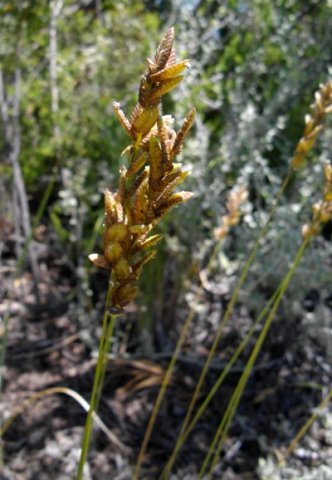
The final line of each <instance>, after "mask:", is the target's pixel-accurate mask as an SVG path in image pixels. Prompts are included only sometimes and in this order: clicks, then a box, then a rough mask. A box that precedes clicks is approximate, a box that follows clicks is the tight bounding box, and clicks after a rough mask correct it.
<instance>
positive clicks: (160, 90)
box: [150, 75, 183, 102]
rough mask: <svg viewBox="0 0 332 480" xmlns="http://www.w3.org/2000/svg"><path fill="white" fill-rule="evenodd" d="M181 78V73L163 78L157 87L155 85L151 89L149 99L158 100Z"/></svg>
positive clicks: (177, 83)
mask: <svg viewBox="0 0 332 480" xmlns="http://www.w3.org/2000/svg"><path fill="white" fill-rule="evenodd" d="M182 79H183V75H180V76H178V77H174V78H169V79H168V80H165V81H164V82H163V83H162V84H160V85H159V86H158V87H155V88H154V89H153V90H152V92H151V95H150V100H151V101H152V102H153V101H154V100H159V98H160V97H162V96H163V95H165V93H168V92H170V91H171V90H173V88H175V87H176V86H177V85H179V83H180V82H181V81H182Z"/></svg>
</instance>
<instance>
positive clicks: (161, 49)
mask: <svg viewBox="0 0 332 480" xmlns="http://www.w3.org/2000/svg"><path fill="white" fill-rule="evenodd" d="M174 35H175V32H174V27H171V28H169V29H168V30H167V32H166V34H165V36H164V38H163V39H162V40H161V42H160V44H159V46H158V48H157V51H156V55H155V57H154V62H155V64H156V65H157V68H158V70H161V69H163V68H164V67H165V65H166V64H167V62H168V60H169V57H170V54H171V51H172V47H173V42H174Z"/></svg>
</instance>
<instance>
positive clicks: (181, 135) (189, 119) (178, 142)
mask: <svg viewBox="0 0 332 480" xmlns="http://www.w3.org/2000/svg"><path fill="white" fill-rule="evenodd" d="M195 115H196V109H195V108H192V109H191V110H190V112H189V113H188V115H187V116H186V118H185V119H184V122H183V124H182V127H181V128H180V130H179V132H178V133H177V135H176V138H175V141H174V144H173V148H172V155H177V154H178V153H180V149H181V146H182V144H183V141H184V139H185V138H186V136H187V134H188V132H189V130H190V129H191V127H192V125H193V123H194V120H195Z"/></svg>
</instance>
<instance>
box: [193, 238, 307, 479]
mask: <svg viewBox="0 0 332 480" xmlns="http://www.w3.org/2000/svg"><path fill="white" fill-rule="evenodd" d="M308 244H309V240H304V241H303V242H302V244H301V246H300V248H299V250H298V253H297V255H296V257H295V260H294V262H293V264H292V266H291V268H290V269H289V271H288V272H287V274H286V275H285V277H284V279H283V281H282V282H281V285H280V289H279V291H278V295H277V298H276V299H275V302H274V304H273V306H272V308H271V311H270V313H269V315H268V317H267V319H266V321H265V323H264V325H263V328H262V330H261V332H260V334H259V337H258V339H257V342H256V343H255V346H254V348H253V351H252V353H251V355H250V357H249V360H248V362H247V364H246V367H245V369H244V372H243V374H242V375H241V378H240V380H239V383H238V386H237V388H236V390H235V392H234V393H233V396H232V399H231V401H230V404H229V407H228V409H227V410H226V413H225V415H224V417H223V418H222V421H221V423H220V425H219V427H218V430H217V432H216V434H215V437H214V439H213V441H212V443H211V447H212V448H210V449H209V452H208V454H207V457H209V458H208V460H207V459H206V460H207V461H205V462H204V464H203V466H204V468H203V467H202V468H201V471H200V478H201V477H202V476H203V475H204V473H205V470H206V468H205V467H206V466H207V464H208V462H209V459H210V457H211V455H212V452H213V450H214V447H215V445H216V443H217V442H218V441H219V444H218V447H217V449H216V452H215V454H214V458H213V461H212V464H211V468H210V475H211V474H212V471H213V469H214V467H215V465H216V463H217V461H218V458H219V456H220V451H221V449H222V447H223V445H224V442H225V439H226V436H227V434H228V431H229V427H230V425H231V422H232V420H233V418H234V415H235V412H236V409H237V406H238V404H239V402H240V399H241V396H242V393H243V391H244V388H245V386H246V384H247V381H248V379H249V376H250V374H251V371H252V368H253V366H254V363H255V361H256V359H257V356H258V354H259V352H260V350H261V347H262V345H263V342H264V340H265V338H266V335H267V333H268V331H269V329H270V326H271V323H272V320H273V318H274V316H275V314H276V311H277V309H278V307H279V305H280V302H281V299H282V297H283V295H284V293H285V291H286V289H287V287H288V285H289V283H290V281H291V279H292V277H293V275H294V273H295V271H296V269H297V267H298V265H299V263H300V261H301V258H302V256H303V254H304V252H305V250H306V248H307V246H308ZM219 439H220V440H219Z"/></svg>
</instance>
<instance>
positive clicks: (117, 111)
mask: <svg viewBox="0 0 332 480" xmlns="http://www.w3.org/2000/svg"><path fill="white" fill-rule="evenodd" d="M113 110H114V113H115V115H116V116H117V118H118V120H119V122H120V123H121V125H122V126H123V128H124V130H125V132H126V133H127V134H128V135H129V136H130V137H131V124H130V122H129V120H128V118H127V117H126V116H125V114H124V113H123V111H122V110H121V107H120V104H119V103H117V102H113Z"/></svg>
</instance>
